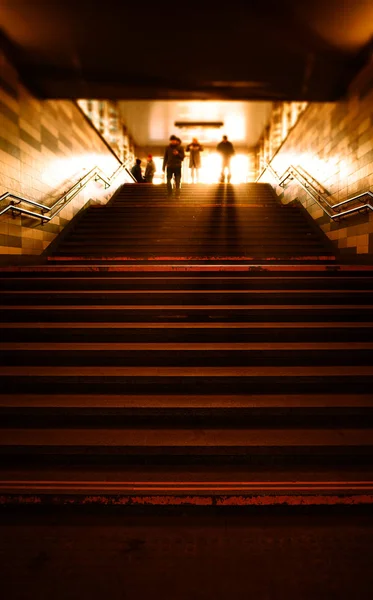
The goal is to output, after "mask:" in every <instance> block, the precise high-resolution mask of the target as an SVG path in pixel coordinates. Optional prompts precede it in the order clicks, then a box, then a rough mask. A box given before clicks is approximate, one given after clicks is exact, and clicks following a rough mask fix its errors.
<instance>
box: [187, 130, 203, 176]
mask: <svg viewBox="0 0 373 600" xmlns="http://www.w3.org/2000/svg"><path fill="white" fill-rule="evenodd" d="M186 150H187V152H190V157H189V168H190V170H191V173H192V183H198V169H200V168H201V152H203V146H202V145H201V144H200V143H199V141H198V140H197V138H193V139H192V143H191V144H189V145H188V146H187V149H186Z"/></svg>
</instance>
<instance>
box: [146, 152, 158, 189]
mask: <svg viewBox="0 0 373 600" xmlns="http://www.w3.org/2000/svg"><path fill="white" fill-rule="evenodd" d="M155 171H156V168H155V162H154V160H153V157H152V155H151V154H148V162H147V163H146V169H145V181H146V183H153V177H154V173H155Z"/></svg>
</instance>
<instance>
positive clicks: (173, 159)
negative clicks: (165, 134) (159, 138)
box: [163, 135, 185, 198]
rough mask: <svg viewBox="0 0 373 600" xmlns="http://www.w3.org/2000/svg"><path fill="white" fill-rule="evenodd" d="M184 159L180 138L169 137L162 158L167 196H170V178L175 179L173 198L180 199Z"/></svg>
mask: <svg viewBox="0 0 373 600" xmlns="http://www.w3.org/2000/svg"><path fill="white" fill-rule="evenodd" d="M184 157H185V152H184V148H183V147H182V145H181V140H180V138H178V137H176V135H172V136H171V137H170V143H169V145H168V146H166V149H165V151H164V157H163V171H166V174H167V195H168V197H171V196H172V178H174V179H175V196H176V198H179V197H180V182H181V166H182V164H183V160H184Z"/></svg>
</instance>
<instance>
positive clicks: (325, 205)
mask: <svg viewBox="0 0 373 600" xmlns="http://www.w3.org/2000/svg"><path fill="white" fill-rule="evenodd" d="M267 169H268V171H270V172H271V174H272V175H273V177H274V178H275V179H276V180H277V182H278V184H279V186H281V187H285V186H286V185H287V183H288V182H289V181H290V180H292V179H296V180H297V182H298V184H299V185H300V186H301V187H302V188H303V189H304V190H305V191H306V192H307V194H308V195H309V196H310V197H311V198H312V199H313V200H314V201H315V202H316V204H318V206H319V207H320V208H321V209H322V210H323V211H324V212H325V214H327V215H328V217H329V218H330V219H332V220H333V221H334V220H338V219H341V218H343V217H349V216H350V215H353V214H355V213H360V212H362V211H366V210H373V204H371V203H370V202H365V203H364V204H362V205H361V206H355V207H353V208H350V209H348V210H345V211H342V212H340V208H341V207H344V206H346V205H347V204H351V203H353V202H360V201H361V199H362V198H366V197H367V196H369V197H370V198H373V192H371V191H370V190H367V191H366V192H362V193H361V194H357V195H355V196H352V197H351V198H347V200H343V201H342V202H338V203H336V204H330V202H329V201H328V199H327V197H326V192H325V191H324V190H322V186H321V185H320V184H319V183H318V182H317V185H319V188H320V189H321V191H320V189H317V187H316V185H315V184H314V183H313V182H316V179H314V178H313V177H312V176H311V175H308V173H307V174H306V175H305V174H303V173H302V172H301V170H300V167H295V166H294V165H290V166H289V167H288V168H287V169H286V171H285V172H284V173H283V174H282V175H281V176H280V175H279V174H278V173H277V172H276V171H275V169H274V168H273V167H272V165H271V164H270V163H266V166H265V169H264V171H263V172H262V173H261V175H260V176H259V178H260V177H261V176H262V175H263V173H264V172H265V170H267ZM259 178H258V179H259ZM258 179H257V181H258ZM311 180H312V181H311ZM333 211H334V212H333Z"/></svg>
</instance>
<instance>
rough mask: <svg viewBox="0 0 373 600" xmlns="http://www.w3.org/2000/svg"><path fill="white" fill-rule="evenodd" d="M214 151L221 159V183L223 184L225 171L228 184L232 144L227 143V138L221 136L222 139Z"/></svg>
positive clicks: (232, 150) (232, 152) (232, 151)
mask: <svg viewBox="0 0 373 600" xmlns="http://www.w3.org/2000/svg"><path fill="white" fill-rule="evenodd" d="M216 150H217V151H218V152H219V154H220V155H221V158H222V170H221V178H220V181H221V183H224V179H225V170H227V180H228V183H229V182H230V180H231V158H232V156H233V154H234V148H233V144H232V143H231V142H229V141H228V137H227V136H226V135H223V139H222V141H221V142H220V144H218V145H217V148H216Z"/></svg>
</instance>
